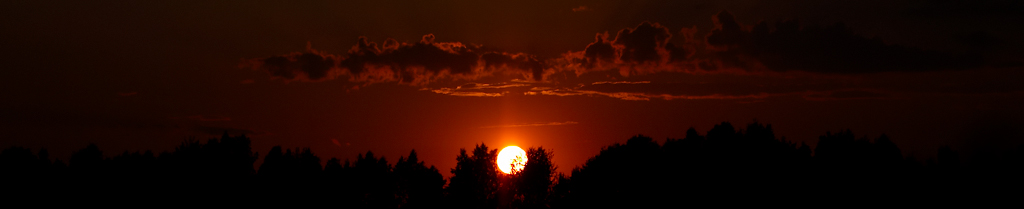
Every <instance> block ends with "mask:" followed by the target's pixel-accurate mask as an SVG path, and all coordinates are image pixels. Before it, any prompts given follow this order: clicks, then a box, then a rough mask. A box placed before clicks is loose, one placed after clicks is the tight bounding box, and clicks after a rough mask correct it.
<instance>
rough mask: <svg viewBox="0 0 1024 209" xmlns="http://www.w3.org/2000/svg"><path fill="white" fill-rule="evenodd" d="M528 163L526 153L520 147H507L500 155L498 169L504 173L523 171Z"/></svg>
mask: <svg viewBox="0 0 1024 209" xmlns="http://www.w3.org/2000/svg"><path fill="white" fill-rule="evenodd" d="M526 161H527V159H526V151H523V149H522V148H519V147H518V146H507V147H505V148H504V149H501V152H499V153H498V162H497V163H498V169H501V172H504V173H512V172H513V171H516V172H518V171H522V170H523V167H524V166H526Z"/></svg>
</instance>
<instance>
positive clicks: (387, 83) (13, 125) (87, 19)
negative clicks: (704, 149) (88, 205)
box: [0, 0, 1024, 175]
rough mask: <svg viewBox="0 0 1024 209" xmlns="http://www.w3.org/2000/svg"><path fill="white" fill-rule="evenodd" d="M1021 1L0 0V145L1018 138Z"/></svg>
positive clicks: (967, 141)
mask: <svg viewBox="0 0 1024 209" xmlns="http://www.w3.org/2000/svg"><path fill="white" fill-rule="evenodd" d="M1021 23H1024V3H1021V2H1020V1H1001V0H981V1H956V0H950V1H845V2H837V1H812V0H808V1H388V0H384V1H380V0H378V1H302V2H291V1H187V0H186V1H66V2H65V1H22V0H13V1H2V2H0V63H2V66H3V67H0V98H2V99H0V101H2V102H0V133H2V134H0V146H3V147H9V146H12V145H17V146H24V147H29V148H33V149H38V148H47V149H49V151H50V153H52V154H51V155H53V156H54V157H57V158H62V159H66V158H67V156H69V155H70V153H71V152H73V151H74V150H78V149H81V148H83V147H85V146H86V145H87V144H88V143H90V142H92V143H96V144H97V145H99V147H100V148H101V149H102V150H104V151H105V154H106V155H108V156H112V155H114V154H117V153H121V152H122V151H124V150H131V151H136V150H154V151H156V152H160V151H165V150H172V149H173V148H174V146H176V145H178V144H180V143H181V142H183V141H185V140H186V139H187V138H189V137H196V138H197V139H200V140H206V139H209V138H212V137H218V136H220V135H221V134H222V133H223V132H224V131H227V132H228V133H230V134H232V135H234V134H246V135H247V136H249V137H250V138H251V139H252V141H253V149H254V151H256V152H260V153H261V154H262V153H266V152H267V151H268V150H269V149H270V147H272V146H275V145H281V146H283V147H285V148H294V147H309V148H311V149H312V151H313V152H314V153H316V154H317V155H319V156H320V157H321V159H325V160H326V159H329V158H331V157H337V158H340V159H346V158H348V159H354V158H355V156H356V154H357V153H365V152H366V151H373V152H374V153H377V154H378V155H383V156H385V157H386V158H387V159H388V160H389V161H390V162H392V163H393V162H394V160H397V159H398V157H399V156H404V155H407V154H408V153H409V151H410V150H412V149H416V151H417V152H418V153H419V155H420V159H421V160H423V161H425V162H426V164H432V165H437V166H438V168H439V169H440V170H441V172H442V174H445V175H450V173H449V172H448V171H449V169H450V168H452V167H454V165H455V162H456V161H455V157H456V155H457V154H458V151H459V149H460V148H467V149H472V148H473V146H474V145H476V144H479V143H481V142H482V143H486V144H487V145H488V146H490V147H492V148H499V147H504V146H508V145H518V146H520V147H523V148H527V147H538V146H543V147H544V148H547V149H549V150H552V151H554V154H555V155H554V162H555V163H556V164H557V165H558V166H559V171H561V172H568V171H570V169H571V168H573V167H575V166H577V165H580V164H582V163H583V162H585V161H586V159H587V158H589V157H591V156H594V155H596V154H597V153H598V152H599V151H600V150H601V148H602V147H603V146H608V145H611V144H612V143H616V142H618V143H623V142H625V140H626V139H629V137H631V136H634V135H636V134H643V135H647V136H651V137H653V138H654V139H656V140H659V141H664V140H665V139H666V138H683V137H684V136H685V132H686V129H687V128H689V127H694V128H696V129H697V130H698V131H699V132H701V133H704V132H706V131H707V130H709V129H710V128H711V127H712V126H713V125H715V124H718V123H721V122H723V121H728V122H732V123H733V124H734V125H737V126H739V127H744V126H745V125H746V124H748V123H751V122H753V121H755V120H756V121H758V122H761V123H768V124H772V125H773V128H775V130H776V135H777V136H784V137H786V139H787V140H790V141H794V142H805V143H807V144H809V145H811V146H813V145H814V144H815V142H816V141H817V137H818V136H820V135H823V134H824V133H825V132H826V131H832V132H836V131H839V130H842V129H847V128H849V129H852V130H853V132H854V133H855V134H857V135H858V136H870V137H872V138H873V137H877V136H878V135H880V134H887V135H888V136H889V137H890V138H891V139H892V140H893V141H894V142H895V143H896V144H897V145H898V146H899V147H900V148H901V149H902V150H903V154H904V155H908V156H916V157H919V158H927V157H930V156H934V154H935V150H936V149H937V148H938V147H939V146H943V145H950V146H953V147H954V149H957V150H962V151H964V152H965V153H968V154H969V153H971V152H975V151H979V150H982V151H983V150H991V149H998V148H1000V147H1007V146H1008V145H1017V144H1021V143H1022V141H1021V140H1022V139H1024V133H1022V130H1024V108H1021V107H1022V106H1024V82H1022V81H1021V79H1022V78H1024V59H1022V57H1024V39H1021V38H1020V37H1024V27H1022V26H1021Z"/></svg>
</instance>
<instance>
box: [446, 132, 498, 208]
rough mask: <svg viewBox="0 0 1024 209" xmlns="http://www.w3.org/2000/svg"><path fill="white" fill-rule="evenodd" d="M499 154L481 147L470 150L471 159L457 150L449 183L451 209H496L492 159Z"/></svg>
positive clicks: (496, 177)
mask: <svg viewBox="0 0 1024 209" xmlns="http://www.w3.org/2000/svg"><path fill="white" fill-rule="evenodd" d="M497 156H498V150H496V149H488V148H487V145H485V144H483V143H480V145H477V146H476V148H474V149H473V153H472V155H468V154H467V153H466V149H460V150H459V155H458V156H457V157H456V158H455V159H456V160H457V161H458V163H456V165H455V168H453V169H452V174H453V175H452V177H451V179H450V180H449V182H450V183H449V184H448V188H447V192H448V201H447V202H448V204H449V207H452V208H495V207H497V205H498V202H497V200H496V197H497V195H498V194H497V191H498V188H499V186H500V185H499V181H498V175H497V171H498V167H497V165H496V164H495V159H496V158H497Z"/></svg>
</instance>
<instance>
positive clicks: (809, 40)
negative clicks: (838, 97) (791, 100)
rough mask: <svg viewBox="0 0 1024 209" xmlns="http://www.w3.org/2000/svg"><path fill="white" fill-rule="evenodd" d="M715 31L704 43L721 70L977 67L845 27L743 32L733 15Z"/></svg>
mask: <svg viewBox="0 0 1024 209" xmlns="http://www.w3.org/2000/svg"><path fill="white" fill-rule="evenodd" d="M714 19H715V29H713V30H712V31H711V33H709V34H708V35H707V37H706V40H707V44H708V48H710V49H712V50H715V51H717V54H716V55H717V58H718V60H719V61H721V62H722V63H723V64H726V65H730V66H733V67H740V68H746V69H748V70H750V69H756V68H762V67H763V68H766V69H768V70H773V71H790V70H799V71H809V72H820V73H872V72H891V71H936V70H950V69H966V68H971V67H978V66H979V65H980V64H981V63H980V60H979V59H977V58H976V57H972V56H966V55H953V54H948V53H942V52H937V51H929V50H922V49H918V48H912V47H905V46H900V45H893V44H886V43H885V42H883V41H882V40H881V39H879V38H865V37H862V36H859V35H857V34H854V33H853V32H852V31H850V30H849V29H847V28H846V27H845V25H844V24H842V23H837V24H833V25H830V26H825V27H819V26H809V27H804V26H801V25H800V23H799V22H798V21H796V20H790V21H782V22H777V23H776V24H774V25H773V26H769V25H768V23H766V22H759V23H757V24H756V25H754V26H753V27H752V28H751V29H744V28H743V27H742V26H741V25H740V23H738V22H736V20H735V18H733V16H732V14H730V13H728V12H721V13H719V14H718V15H716V16H715V18H714Z"/></svg>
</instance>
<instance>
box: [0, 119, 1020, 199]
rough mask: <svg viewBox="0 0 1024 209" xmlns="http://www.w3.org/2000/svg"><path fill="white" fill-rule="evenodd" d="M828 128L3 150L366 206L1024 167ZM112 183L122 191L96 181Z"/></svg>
mask: <svg viewBox="0 0 1024 209" xmlns="http://www.w3.org/2000/svg"><path fill="white" fill-rule="evenodd" d="M818 140H819V141H818V143H817V146H816V147H815V148H813V152H812V148H810V147H809V146H807V145H806V144H804V143H799V144H797V143H793V142H791V141H788V140H786V138H785V137H781V138H777V136H776V135H775V132H774V130H773V128H772V125H770V124H767V125H766V124H761V123H758V122H756V121H755V122H754V123H751V124H747V125H746V126H745V127H744V129H737V128H736V127H735V126H733V125H732V124H730V123H727V122H723V123H721V124H717V125H715V126H714V127H713V128H712V129H711V130H708V131H707V132H706V134H705V135H702V134H700V133H699V132H698V131H697V130H695V129H693V128H689V129H687V131H686V137H685V138H682V139H671V138H670V139H666V140H665V141H664V143H663V144H659V143H658V142H657V141H655V140H654V139H652V138H650V137H646V136H643V135H637V136H634V137H632V138H629V139H628V140H626V143H625V144H620V143H615V144H612V145H610V146H606V147H604V148H602V150H601V151H600V153H599V154H598V155H596V156H593V157H592V158H590V159H588V160H587V162H586V163H584V164H583V165H581V166H579V167H576V168H574V169H573V170H572V172H571V175H566V174H564V173H558V172H556V170H555V169H556V167H555V166H554V164H553V162H552V160H551V159H552V157H553V155H554V153H553V152H552V151H550V150H547V149H545V148H543V147H536V148H533V147H531V148H529V149H528V150H527V156H526V158H527V159H528V162H527V164H526V165H525V167H524V168H523V169H522V170H521V171H520V172H516V173H513V174H504V173H500V172H499V171H498V168H497V165H496V162H495V160H496V157H497V152H498V150H496V149H490V148H488V147H487V146H486V145H485V144H482V143H481V144H479V145H476V146H475V148H474V149H473V150H472V152H467V150H465V149H461V150H460V152H459V155H457V156H456V161H457V164H456V167H455V168H453V169H451V173H452V174H453V175H452V176H451V178H449V179H448V182H449V184H448V185H447V187H446V186H445V182H446V181H445V179H444V177H442V175H441V173H440V172H439V171H438V169H437V168H436V167H434V166H429V167H428V166H426V163H425V162H423V161H420V160H419V156H418V153H417V152H416V151H415V150H412V151H410V152H409V155H408V156H400V157H399V158H398V160H397V161H396V162H395V164H394V165H391V164H389V163H388V161H387V160H386V159H385V158H384V157H382V156H377V155H375V154H374V153H373V152H371V151H367V152H366V153H360V154H357V156H356V158H355V160H354V161H349V160H344V161H342V160H340V159H338V158H331V159H329V160H327V162H326V164H324V165H322V166H321V164H320V163H321V160H320V159H321V158H320V157H318V156H317V155H316V154H314V153H313V152H312V150H311V149H310V148H294V149H283V148H281V147H280V146H275V147H273V148H271V150H270V151H269V152H268V153H267V154H266V155H265V156H264V158H263V162H262V164H260V165H259V166H258V168H259V169H258V170H257V169H254V167H253V164H254V162H255V161H256V160H257V159H258V154H257V153H255V152H253V151H252V149H251V148H250V144H251V141H250V139H249V138H248V137H246V136H244V135H239V136H229V135H227V134H224V135H223V136H221V137H220V138H214V139H209V140H207V141H205V143H204V142H200V141H198V140H195V139H194V138H189V139H187V140H186V141H185V142H183V143H181V144H180V145H179V146H177V147H175V149H174V150H173V151H170V152H163V153H160V154H159V155H157V154H154V153H153V152H152V151H123V152H121V153H119V154H116V155H113V156H111V157H105V156H104V152H103V151H101V150H100V149H99V147H98V146H97V145H95V144H89V145H88V146H86V147H85V148H83V149H81V150H78V151H75V152H73V153H72V155H71V157H70V158H68V159H67V162H68V163H67V165H65V164H64V163H63V161H61V160H52V159H51V157H50V153H49V152H48V151H46V150H45V149H40V150H39V151H38V152H36V153H33V152H32V150H30V149H27V148H22V147H10V148H7V149H5V150H3V151H2V152H0V175H4V176H5V177H8V179H10V180H9V181H7V182H5V184H4V186H5V187H4V189H3V190H5V191H9V192H13V193H22V194H43V193H42V192H46V191H49V192H48V193H46V194H48V195H51V196H57V197H59V196H61V195H65V196H76V197H98V196H99V195H108V196H110V195H114V196H117V197H132V196H142V195H146V196H151V197H158V198H168V199H170V198H171V197H182V198H177V200H178V201H186V202H187V201H199V200H203V201H207V202H209V201H220V202H225V203H227V202H232V203H237V202H239V201H241V200H243V199H238V198H232V197H231V196H242V197H250V198H253V199H255V201H254V200H253V199H245V200H244V201H242V202H255V203H265V202H274V201H281V202H282V203H283V202H289V203H299V204H319V205H324V204H334V205H337V206H341V207H356V208H438V207H448V208H583V207H587V208H612V207H621V208H668V207H682V206H702V205H705V204H707V205H709V206H710V205H715V206H720V205H721V203H723V202H722V201H730V203H732V202H735V203H738V204H755V203H760V202H759V201H762V200H775V201H778V200H794V201H796V200H800V201H799V202H800V203H808V204H813V203H836V202H850V201H857V202H864V201H869V202H870V201H882V200H892V198H893V197H900V196H898V195H902V193H907V192H909V193H920V194H926V195H945V196H949V195H950V194H956V193H957V192H962V191H979V190H980V189H981V188H979V186H978V185H1014V184H1013V183H1015V182H1019V180H1018V178H1019V176H1020V175H1022V174H1024V173H1022V172H1024V171H1022V170H1024V169H1022V168H1024V145H1022V146H1020V147H1017V148H1015V149H1011V150H1009V151H1006V152H998V153H986V155H985V157H983V158H961V156H960V154H959V152H957V151H954V150H953V148H952V147H949V146H942V147H940V148H939V149H938V152H937V156H936V157H934V158H932V159H929V160H928V163H927V164H923V165H922V164H921V163H919V162H917V161H916V160H914V159H913V158H910V157H907V158H905V157H903V154H902V152H901V150H900V148H899V147H898V146H897V144H896V143H894V142H893V140H892V139H890V138H889V136H888V135H884V134H883V135H880V136H878V137H876V138H873V139H872V138H869V137H867V136H863V137H859V138H858V137H856V135H854V134H853V132H852V131H850V130H848V129H847V130H842V131H839V132H836V133H832V132H826V133H825V134H824V135H821V136H820V137H818ZM1004 187H1007V188H1010V187H1011V186H1004ZM31 188H35V190H32V189H31ZM101 188H114V189H116V191H115V192H113V193H99V192H95V191H99V190H100V189H101ZM161 188H163V189H161ZM26 189H28V190H26ZM182 189H186V190H188V191H190V192H195V191H211V192H217V193H221V194H231V195H223V196H217V197H203V198H192V197H185V196H182V194H183V193H179V191H181V190H182ZM44 190H46V191H44ZM32 191H35V193H33V192H32ZM53 191H64V193H60V192H57V193H54V192H53ZM865 191H866V192H867V193H865ZM187 194H192V193H187ZM865 194H867V195H869V196H870V198H866V196H865ZM797 198H799V199H797ZM755 200H756V201H755Z"/></svg>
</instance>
